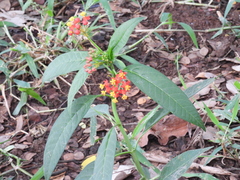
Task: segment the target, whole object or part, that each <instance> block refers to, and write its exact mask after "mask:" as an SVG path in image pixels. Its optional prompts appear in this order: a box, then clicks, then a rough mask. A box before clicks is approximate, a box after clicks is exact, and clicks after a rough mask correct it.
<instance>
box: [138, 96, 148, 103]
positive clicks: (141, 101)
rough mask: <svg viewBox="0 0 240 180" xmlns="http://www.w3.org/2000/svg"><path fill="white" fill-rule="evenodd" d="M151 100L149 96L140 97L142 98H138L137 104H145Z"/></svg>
mask: <svg viewBox="0 0 240 180" xmlns="http://www.w3.org/2000/svg"><path fill="white" fill-rule="evenodd" d="M149 100H150V98H149V97H140V98H138V100H137V104H138V105H143V104H145V103H146V102H148V101H149Z"/></svg>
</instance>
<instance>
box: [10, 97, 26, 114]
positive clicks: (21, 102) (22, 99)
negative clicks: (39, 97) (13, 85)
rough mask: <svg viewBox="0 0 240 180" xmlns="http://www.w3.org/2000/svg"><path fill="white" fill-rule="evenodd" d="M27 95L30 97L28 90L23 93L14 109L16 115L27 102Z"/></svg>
mask: <svg viewBox="0 0 240 180" xmlns="http://www.w3.org/2000/svg"><path fill="white" fill-rule="evenodd" d="M27 97H28V95H27V93H26V92H22V93H21V97H20V101H19V103H18V105H17V107H16V108H15V109H14V111H13V115H14V116H16V115H18V113H19V112H20V110H21V109H22V107H23V106H24V105H25V104H26V103H27Z"/></svg>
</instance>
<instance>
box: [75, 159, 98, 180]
mask: <svg viewBox="0 0 240 180" xmlns="http://www.w3.org/2000/svg"><path fill="white" fill-rule="evenodd" d="M94 164H95V161H93V162H91V163H90V164H88V165H87V166H86V167H85V168H84V169H83V170H82V171H81V172H80V174H78V176H77V177H76V178H75V180H89V179H90V178H91V177H92V175H93V170H94Z"/></svg>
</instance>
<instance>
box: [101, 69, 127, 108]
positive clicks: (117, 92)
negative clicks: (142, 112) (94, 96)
mask: <svg viewBox="0 0 240 180" xmlns="http://www.w3.org/2000/svg"><path fill="white" fill-rule="evenodd" d="M126 74H127V73H126V72H123V71H122V70H120V71H119V73H118V74H117V75H116V76H115V77H112V78H111V80H110V81H108V80H105V81H104V82H103V83H102V84H100V85H99V88H100V89H101V94H102V95H104V96H105V95H106V94H109V95H110V96H111V97H112V98H113V102H114V103H117V102H118V100H117V98H118V97H121V98H122V99H123V100H125V99H127V95H126V93H127V91H129V90H130V89H131V85H130V84H131V82H130V81H129V80H128V79H127V78H126Z"/></svg>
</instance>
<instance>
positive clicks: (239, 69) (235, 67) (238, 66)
mask: <svg viewBox="0 0 240 180" xmlns="http://www.w3.org/2000/svg"><path fill="white" fill-rule="evenodd" d="M232 69H233V70H235V71H238V72H239V71H240V65H237V66H232Z"/></svg>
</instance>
